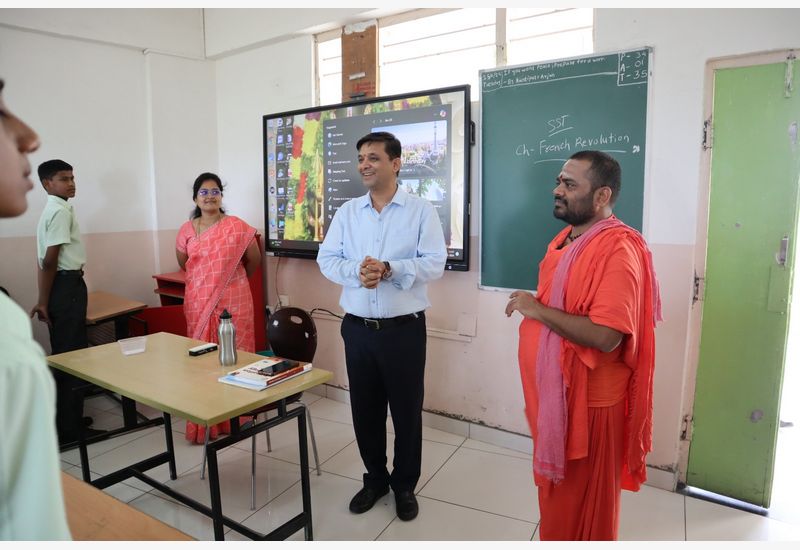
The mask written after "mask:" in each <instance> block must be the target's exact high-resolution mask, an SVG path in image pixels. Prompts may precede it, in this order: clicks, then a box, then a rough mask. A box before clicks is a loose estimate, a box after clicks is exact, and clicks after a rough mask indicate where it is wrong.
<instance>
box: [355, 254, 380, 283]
mask: <svg viewBox="0 0 800 550" xmlns="http://www.w3.org/2000/svg"><path fill="white" fill-rule="evenodd" d="M385 272H386V264H384V263H383V262H382V261H381V260H376V259H375V258H373V257H371V256H366V257H365V258H364V261H362V262H361V265H360V266H359V267H358V279H359V280H360V281H361V286H363V287H364V288H370V289H372V288H375V287H376V286H378V283H380V282H381V279H382V278H383V274H384V273H385Z"/></svg>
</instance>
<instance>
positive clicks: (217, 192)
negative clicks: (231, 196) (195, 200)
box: [197, 188, 222, 197]
mask: <svg viewBox="0 0 800 550" xmlns="http://www.w3.org/2000/svg"><path fill="white" fill-rule="evenodd" d="M197 194H198V195H200V196H201V197H205V196H206V195H211V196H212V197H218V196H219V195H221V194H222V191H220V190H219V189H216V188H214V189H205V188H203V189H198V190H197Z"/></svg>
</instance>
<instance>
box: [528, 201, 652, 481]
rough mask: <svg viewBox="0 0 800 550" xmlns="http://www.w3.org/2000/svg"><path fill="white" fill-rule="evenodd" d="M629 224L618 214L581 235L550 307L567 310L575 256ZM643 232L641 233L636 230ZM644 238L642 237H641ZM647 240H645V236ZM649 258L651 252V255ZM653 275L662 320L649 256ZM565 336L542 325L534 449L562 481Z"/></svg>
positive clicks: (564, 260) (543, 469)
mask: <svg viewBox="0 0 800 550" xmlns="http://www.w3.org/2000/svg"><path fill="white" fill-rule="evenodd" d="M616 227H627V226H625V224H624V223H622V222H621V221H619V219H617V218H616V217H614V216H611V217H609V218H606V219H605V220H602V221H599V222H597V223H595V224H594V225H593V226H592V227H590V228H589V229H588V230H587V231H586V232H585V233H584V234H583V235H582V237H581V239H580V240H577V241H575V242H573V243H572V244H571V245H570V246H569V247H568V248H567V250H566V252H565V253H564V255H563V256H562V257H561V258H560V259H559V261H558V265H557V266H556V269H555V273H554V274H553V286H552V289H551V292H550V303H549V304H547V305H548V306H549V307H552V308H556V309H559V310H561V311H564V299H565V296H566V284H567V280H568V278H569V274H570V270H571V268H572V264H573V263H574V261H575V259H576V258H577V257H578V255H579V254H580V253H581V251H582V250H583V249H584V248H586V246H587V245H588V244H589V242H591V240H592V239H593V238H594V237H595V236H597V235H599V234H600V233H601V232H602V231H605V230H606V229H612V228H616ZM636 234H637V235H639V233H638V232H636ZM640 238H641V236H640ZM642 241H643V239H642ZM648 257H649V254H648ZM649 261H650V270H649V271H650V273H651V278H652V285H653V286H652V288H653V289H654V292H653V311H654V313H655V316H656V319H657V320H661V297H660V296H659V292H658V283H657V281H656V279H655V271H654V270H653V269H652V257H649ZM562 341H563V339H562V338H561V336H559V335H558V334H556V333H555V332H553V331H552V330H550V329H549V328H548V327H547V326H546V325H544V324H543V325H542V328H541V331H540V333H539V346H538V351H537V356H536V385H537V388H538V393H539V410H538V418H537V423H536V428H537V431H538V437H537V440H536V448H535V449H534V455H535V456H534V461H533V469H534V472H535V473H536V474H538V475H541V476H543V477H544V478H546V479H549V480H551V481H552V482H553V483H558V482H559V481H561V480H562V479H564V471H565V461H566V459H565V447H566V438H567V387H566V385H565V384H564V377H563V373H562V370H561V344H562Z"/></svg>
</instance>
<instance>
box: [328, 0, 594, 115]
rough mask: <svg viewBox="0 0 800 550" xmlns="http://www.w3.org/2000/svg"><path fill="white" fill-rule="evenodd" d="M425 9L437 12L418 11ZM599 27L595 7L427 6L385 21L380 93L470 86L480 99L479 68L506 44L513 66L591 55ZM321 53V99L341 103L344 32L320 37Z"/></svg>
mask: <svg viewBox="0 0 800 550" xmlns="http://www.w3.org/2000/svg"><path fill="white" fill-rule="evenodd" d="M423 11H429V12H433V13H432V14H431V15H423V16H422V17H416V16H415V15H414V14H417V13H422V12H423ZM409 15H410V16H409ZM498 17H505V18H506V25H505V33H502V32H500V33H498V30H497V25H496V21H497V18H498ZM593 24H594V10H592V9H591V8H564V9H553V8H507V9H495V8H464V9H445V10H420V11H419V12H410V14H403V15H402V16H400V17H387V18H384V19H380V20H378V48H379V53H378V61H379V67H378V71H379V78H378V80H379V90H378V93H379V94H380V95H392V94H399V93H404V92H411V91H414V90H424V89H429V88H439V87H443V86H454V85H458V84H470V85H472V90H473V92H472V93H473V97H475V98H477V97H478V96H479V93H478V90H479V87H478V73H479V71H480V70H481V69H492V68H494V67H496V66H497V63H498V61H497V59H498V54H497V51H498V46H505V52H506V64H507V65H519V64H523V63H530V62H534V61H544V60H548V59H560V58H564V57H574V56H578V55H583V54H587V53H592V52H593V51H594V46H593V40H592V33H593ZM501 29H502V28H501ZM316 54H317V90H318V93H319V96H318V104H319V105H329V104H334V103H341V101H342V81H341V79H342V40H341V34H340V32H338V31H336V32H331V31H329V32H327V33H324V34H321V35H317V52H316Z"/></svg>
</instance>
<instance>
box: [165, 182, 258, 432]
mask: <svg viewBox="0 0 800 550" xmlns="http://www.w3.org/2000/svg"><path fill="white" fill-rule="evenodd" d="M192 198H193V199H194V202H195V205H196V208H195V211H194V214H193V215H192V219H191V220H189V221H188V222H186V223H184V224H183V225H182V226H181V228H180V230H179V231H178V237H177V239H176V241H175V252H176V255H177V257H178V264H179V265H180V267H181V269H183V270H185V271H186V293H185V296H184V302H183V311H184V314H185V315H186V327H187V331H188V334H189V336H190V337H191V338H195V339H197V340H202V341H204V342H217V327H218V325H219V316H220V315H221V314H222V311H223V310H225V309H227V310H228V312H229V313H230V314H231V316H232V317H233V323H234V325H235V326H236V347H237V348H238V349H242V350H245V351H249V352H255V331H254V328H253V296H252V294H251V292H250V284H249V283H248V280H247V278H248V277H249V276H250V275H252V274H253V272H255V271H256V269H258V265H259V263H260V262H261V252H260V250H259V248H258V244H257V242H256V240H255V235H256V230H255V228H253V227H250V226H249V225H247V224H246V223H245V222H244V221H242V220H241V219H239V218H237V217H236V216H228V215H227V214H225V211H224V210H223V209H222V182H221V181H220V179H219V177H218V176H217V175H216V174H212V173H209V172H206V173H203V174H200V175H199V176H198V177H197V179H196V180H195V182H194V188H193V195H192ZM210 431H211V433H210V434H209V439H216V438H217V437H218V436H219V435H220V434H226V433H230V421H228V420H226V421H225V422H221V423H219V424H217V425H216V426H211V430H210ZM186 439H187V440H189V441H192V442H193V443H196V444H200V445H202V444H203V443H204V441H205V427H204V426H200V425H197V424H195V423H194V422H189V421H188V420H187V421H186Z"/></svg>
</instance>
